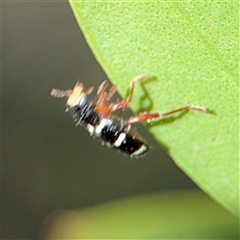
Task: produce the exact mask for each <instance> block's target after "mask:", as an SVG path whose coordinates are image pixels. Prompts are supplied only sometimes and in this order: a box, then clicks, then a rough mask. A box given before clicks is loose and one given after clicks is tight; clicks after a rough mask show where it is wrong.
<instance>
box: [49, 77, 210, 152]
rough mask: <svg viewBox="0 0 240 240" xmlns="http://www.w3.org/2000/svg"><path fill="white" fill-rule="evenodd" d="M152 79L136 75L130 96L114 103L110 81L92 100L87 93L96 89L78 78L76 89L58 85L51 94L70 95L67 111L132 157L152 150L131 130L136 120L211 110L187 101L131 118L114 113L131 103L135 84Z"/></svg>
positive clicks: (54, 95)
mask: <svg viewBox="0 0 240 240" xmlns="http://www.w3.org/2000/svg"><path fill="white" fill-rule="evenodd" d="M148 79H149V76H147V75H140V76H137V77H135V78H134V79H133V80H132V81H131V84H130V89H129V95H128V97H127V98H126V99H123V100H121V101H117V102H113V103H110V99H111V97H112V96H113V95H114V93H115V92H116V86H112V87H111V88H110V89H109V90H107V87H108V83H107V81H104V82H103V83H102V84H101V85H100V86H99V87H98V91H97V96H96V99H95V100H92V101H91V100H90V101H89V100H88V96H87V95H89V94H90V93H91V92H92V91H93V87H91V88H87V89H85V88H84V86H83V84H82V83H80V82H77V83H76V85H75V87H74V88H73V89H72V90H66V91H63V90H60V89H55V88H54V89H52V91H51V96H53V97H67V98H68V100H67V104H66V105H67V108H66V111H67V112H70V113H71V114H72V116H73V119H74V121H75V122H76V125H81V126H84V127H85V128H86V129H87V130H88V131H89V133H90V135H91V136H93V137H94V138H97V139H99V140H100V141H101V142H102V143H103V145H106V146H109V147H113V148H115V149H117V150H119V151H120V152H122V153H125V154H127V155H129V156H130V157H139V156H142V155H143V154H144V153H146V152H147V151H148V150H149V146H148V144H147V143H146V141H145V140H144V139H143V138H142V137H141V136H140V135H139V134H138V133H136V132H135V131H133V130H131V125H132V124H133V123H136V122H152V121H154V120H158V119H160V118H163V117H166V116H169V115H172V114H175V113H178V112H182V111H185V110H196V111H199V112H203V113H207V112H208V111H207V109H206V108H204V107H201V106H196V105H186V106H184V107H181V108H177V109H174V110H172V111H169V112H166V113H163V114H161V113H142V114H140V115H137V116H132V117H130V118H128V119H124V118H122V117H119V116H117V115H116V114H114V112H115V111H117V110H124V109H125V108H127V107H128V105H129V103H130V102H131V100H132V97H133V91H134V87H135V84H136V83H139V82H143V81H146V80H148Z"/></svg>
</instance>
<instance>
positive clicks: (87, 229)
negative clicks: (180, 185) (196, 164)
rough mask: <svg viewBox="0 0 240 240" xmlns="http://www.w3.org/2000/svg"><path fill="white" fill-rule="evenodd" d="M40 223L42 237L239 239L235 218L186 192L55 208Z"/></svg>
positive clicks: (198, 193)
mask: <svg viewBox="0 0 240 240" xmlns="http://www.w3.org/2000/svg"><path fill="white" fill-rule="evenodd" d="M49 223H50V224H49ZM45 225H46V226H48V229H47V231H46V232H47V233H46V232H45V233H46V235H47V237H46V239H239V232H238V228H239V224H238V219H237V218H236V217H234V216H232V215H231V214H230V213H228V212H227V211H226V210H224V209H223V208H221V207H220V206H219V205H218V204H216V203H215V202H214V201H213V200H211V199H210V198H209V197H207V196H206V195H205V194H203V193H200V192H191V191H190V192H178V193H176V192H175V193H168V194H163V195H155V194H154V195H149V196H141V197H134V198H130V199H124V200H121V201H116V202H112V203H108V204H103V205H100V206H95V207H91V208H89V209H85V210H81V211H80V210H75V211H73V210H71V211H64V212H57V213H56V214H55V215H54V217H50V218H49V219H48V224H45Z"/></svg>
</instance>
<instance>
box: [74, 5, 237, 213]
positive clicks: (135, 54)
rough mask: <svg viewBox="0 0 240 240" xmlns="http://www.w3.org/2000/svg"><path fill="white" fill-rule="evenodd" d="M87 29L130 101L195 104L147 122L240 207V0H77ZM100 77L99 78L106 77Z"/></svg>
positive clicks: (202, 181)
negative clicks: (132, 87) (131, 89)
mask: <svg viewBox="0 0 240 240" xmlns="http://www.w3.org/2000/svg"><path fill="white" fill-rule="evenodd" d="M70 5H71V7H72V9H73V12H74V14H75V17H76V19H77V22H78V23H79V25H80V27H81V29H82V31H83V34H84V36H85V38H86V40H87V42H88V44H89V46H90V47H91V49H92V51H93V53H94V54H95V56H96V58H97V60H98V61H99V63H100V64H101V66H102V68H103V69H104V71H105V72H106V74H107V75H108V76H109V79H110V80H111V81H112V82H113V83H114V84H116V85H117V87H118V90H119V93H120V94H121V95H122V96H126V93H127V89H128V86H129V83H130V81H131V79H132V78H133V77H135V76H136V75H140V74H149V75H150V76H151V80H150V81H148V82H145V83H143V84H141V85H140V86H138V87H137V89H136V94H135V97H134V101H133V102H132V104H131V108H132V109H133V111H134V112H135V113H137V112H139V111H149V112H166V111H169V110H172V109H175V108H178V107H181V106H184V105H186V104H197V105H201V106H205V107H207V108H208V109H210V110H211V111H214V112H215V113H216V114H215V115H213V114H201V113H199V112H194V111H191V112H188V113H187V114H180V115H178V116H174V117H169V118H167V119H163V120H161V121H158V122H156V123H154V124H153V125H147V127H148V128H149V130H150V132H151V133H152V135H153V136H154V137H155V138H156V140H157V141H158V142H159V143H161V144H162V145H163V146H165V147H166V149H167V150H168V152H169V154H170V155H171V156H172V158H173V160H174V161H175V163H176V164H177V165H178V166H179V167H180V168H181V169H182V170H183V171H184V172H185V173H186V174H187V175H188V176H189V177H191V179H192V180H193V181H194V182H195V183H196V184H198V186H199V187H201V188H202V189H203V190H204V191H205V192H207V193H208V194H209V195H210V196H212V197H213V198H214V199H215V200H216V201H217V202H219V203H220V204H222V205H223V206H224V207H225V208H227V209H228V210H230V211H231V212H232V213H234V214H235V215H238V214H239V87H238V81H239V77H238V27H239V23H238V7H239V6H238V5H239V3H238V2H237V1H221V2H220V1H205V2H198V1H196V2H193V1H159V2H158V1H154V2H152V1H142V2H141V1H137V2H135V1H132V2H124V1H117V2H108V1H103V2H96V1H95V2H94V1H92V2H88V1H70ZM101 80H102V79H100V80H99V81H101ZM170 123H171V124H170Z"/></svg>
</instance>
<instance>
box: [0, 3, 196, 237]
mask: <svg viewBox="0 0 240 240" xmlns="http://www.w3.org/2000/svg"><path fill="white" fill-rule="evenodd" d="M106 78H107V77H106V76H105V74H104V72H103V71H102V69H101V67H100V66H99V64H98V63H97V62H96V60H95V58H94V56H93V54H92V53H91V51H90V49H89V48H88V46H87V44H86V42H85V40H84V38H83V36H82V33H81V31H80V30H79V28H78V26H77V24H76V21H75V19H74V16H73V14H72V12H71V9H70V7H69V5H68V3H67V2H2V81H1V82H2V101H3V104H2V127H3V129H2V150H3V151H2V159H3V160H2V234H3V235H2V237H3V238H4V239H21V238H22V239H23V238H24V239H37V238H38V237H39V228H40V226H41V224H42V222H43V220H44V219H45V218H46V217H47V216H48V215H49V214H50V213H52V212H53V211H56V210H59V209H75V208H84V207H87V206H92V205H94V204H98V203H102V202H107V201H111V200H115V199H119V198H122V197H128V196H132V195H136V194H147V193H152V192H157V191H158V192H160V191H166V190H171V189H183V188H193V187H195V185H194V184H193V183H192V182H191V181H190V180H189V179H188V178H187V177H186V176H185V175H184V174H183V173H182V172H181V171H180V170H179V169H178V168H177V167H176V166H175V165H174V163H173V161H172V160H171V159H170V157H168V155H167V153H166V152H165V151H164V150H163V149H162V148H161V147H160V146H158V144H156V143H155V141H154V140H153V139H152V137H151V136H150V135H149V134H148V132H147V131H146V129H145V128H144V127H142V126H141V125H140V126H138V129H139V132H140V133H141V134H142V135H143V136H144V137H145V138H146V139H147V140H148V141H149V143H150V145H152V146H153V147H154V150H152V151H151V152H150V153H149V154H148V155H147V156H146V157H145V158H142V159H137V160H134V159H128V158H125V157H123V156H122V155H121V154H119V153H117V152H115V151H114V150H113V149H108V148H106V147H102V146H101V144H99V143H98V142H96V141H93V140H92V139H91V137H89V136H88V135H89V133H88V132H87V131H86V130H84V129H82V128H80V127H78V128H76V127H75V126H74V123H73V121H72V118H71V116H70V115H68V114H65V112H64V110H65V100H64V99H55V98H51V97H50V91H51V89H52V88H53V87H57V88H62V89H69V88H72V87H73V86H74V84H75V82H76V81H77V80H80V81H82V82H83V83H84V84H85V85H86V86H98V85H99V84H100V83H101V82H102V81H103V80H104V79H106ZM129 81H130V80H129ZM160 127H161V126H160ZM162 127H164V126H162Z"/></svg>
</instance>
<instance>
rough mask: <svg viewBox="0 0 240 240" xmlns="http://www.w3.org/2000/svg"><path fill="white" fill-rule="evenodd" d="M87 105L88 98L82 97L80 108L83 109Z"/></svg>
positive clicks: (79, 103)
mask: <svg viewBox="0 0 240 240" xmlns="http://www.w3.org/2000/svg"><path fill="white" fill-rule="evenodd" d="M86 103H87V97H86V96H83V97H81V99H80V100H79V102H78V106H79V107H83V106H84V105H85V104H86Z"/></svg>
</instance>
